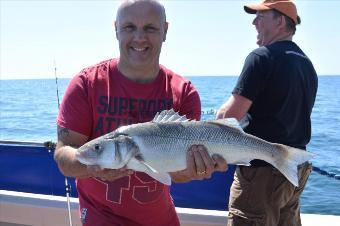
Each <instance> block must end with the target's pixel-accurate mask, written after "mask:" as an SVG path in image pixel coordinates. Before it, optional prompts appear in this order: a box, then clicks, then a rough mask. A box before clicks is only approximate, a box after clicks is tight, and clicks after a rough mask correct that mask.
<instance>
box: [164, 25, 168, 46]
mask: <svg viewBox="0 0 340 226" xmlns="http://www.w3.org/2000/svg"><path fill="white" fill-rule="evenodd" d="M168 27H169V23H168V22H165V24H164V35H163V42H165V40H166V34H167V33H168Z"/></svg>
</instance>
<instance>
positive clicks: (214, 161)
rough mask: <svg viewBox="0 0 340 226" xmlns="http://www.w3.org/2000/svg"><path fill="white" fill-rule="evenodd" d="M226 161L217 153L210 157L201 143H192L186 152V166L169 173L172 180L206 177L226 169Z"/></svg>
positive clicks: (180, 180)
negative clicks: (183, 168)
mask: <svg viewBox="0 0 340 226" xmlns="http://www.w3.org/2000/svg"><path fill="white" fill-rule="evenodd" d="M227 169H228V165H227V162H226V161H225V160H224V158H222V157H221V156H219V155H213V156H212V157H210V155H209V153H208V151H207V149H206V148H205V147H204V146H203V145H193V146H191V147H190V149H189V150H188V153H187V168H186V169H185V170H182V171H178V172H174V173H171V174H170V175H171V177H172V180H173V181H174V182H178V183H180V182H188V181H191V180H203V179H208V178H210V177H211V175H212V174H213V173H214V172H215V171H220V172H224V171H227Z"/></svg>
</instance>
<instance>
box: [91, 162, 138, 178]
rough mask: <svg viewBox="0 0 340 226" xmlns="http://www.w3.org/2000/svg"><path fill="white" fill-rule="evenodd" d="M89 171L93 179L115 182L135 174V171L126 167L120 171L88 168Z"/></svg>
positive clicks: (96, 167) (94, 167) (95, 167)
mask: <svg viewBox="0 0 340 226" xmlns="http://www.w3.org/2000/svg"><path fill="white" fill-rule="evenodd" d="M87 171H88V173H89V174H90V175H91V176H92V177H96V178H99V179H101V180H103V181H114V180H117V179H119V178H121V177H125V176H128V175H131V174H133V170H129V169H127V168H126V167H123V168H120V169H102V168H100V167H99V166H87Z"/></svg>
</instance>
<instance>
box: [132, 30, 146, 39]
mask: <svg viewBox="0 0 340 226" xmlns="http://www.w3.org/2000/svg"><path fill="white" fill-rule="evenodd" d="M134 39H135V40H145V39H146V32H145V31H144V30H143V29H136V31H135V32H134Z"/></svg>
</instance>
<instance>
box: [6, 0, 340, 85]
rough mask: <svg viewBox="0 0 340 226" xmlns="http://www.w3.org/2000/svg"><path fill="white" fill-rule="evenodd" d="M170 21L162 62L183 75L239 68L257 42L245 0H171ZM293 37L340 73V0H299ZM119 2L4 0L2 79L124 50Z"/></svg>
mask: <svg viewBox="0 0 340 226" xmlns="http://www.w3.org/2000/svg"><path fill="white" fill-rule="evenodd" d="M162 2H163V3H164V5H165V7H166V12H167V19H168V21H169V23H170V27H169V31H168V36H167V41H166V42H165V43H164V45H163V49H162V53H161V63H162V64H163V65H165V66H167V67H168V68H170V69H172V70H173V71H175V72H177V73H180V74H182V75H184V76H189V75H238V74H239V73H240V71H241V68H242V65H243V62H244V59H245V57H246V56H247V54H248V53H249V52H250V51H251V50H253V49H254V48H256V47H257V46H256V31H255V29H254V26H253V25H251V22H252V20H253V18H254V16H253V15H249V14H246V13H245V12H244V11H243V5H244V4H245V3H250V2H254V1H251V0H250V1H247V0H245V1H243V0H224V1H223V0H220V1H211V0H206V1H204V0H191V1H190V0H178V1H176V0H165V1H162ZM295 2H296V4H297V6H298V11H299V14H300V16H301V18H302V24H301V25H299V26H298V27H297V33H296V35H295V37H294V41H296V42H297V43H298V44H299V45H300V47H301V48H302V49H303V50H304V52H305V53H306V54H307V55H308V56H309V57H310V58H311V60H312V61H313V63H314V66H315V68H316V70H317V72H318V74H319V75H340V61H339V57H340V43H339V41H340V26H339V24H338V23H339V21H340V14H339V12H338V10H339V8H340V1H339V0H333V1H331V0H296V1H295ZM118 4H119V2H118V1H108V0H105V1H104V0H102V1H100V0H99V1H98V0H97V1H94V0H74V1H71V0H70V1H67V0H59V1H53V0H45V1H43V0H40V1H39V0H38V1H33V0H22V1H19V0H0V10H1V11H0V79H17V78H54V60H55V61H56V63H57V68H58V76H59V77H72V76H74V75H75V74H76V73H78V72H79V71H80V70H81V69H82V68H84V67H87V66H90V65H93V64H96V63H98V62H100V61H102V60H105V59H108V58H112V57H118V56H119V54H118V43H117V41H116V39H115V35H114V29H113V22H114V19H115V14H116V8H117V5H118Z"/></svg>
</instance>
